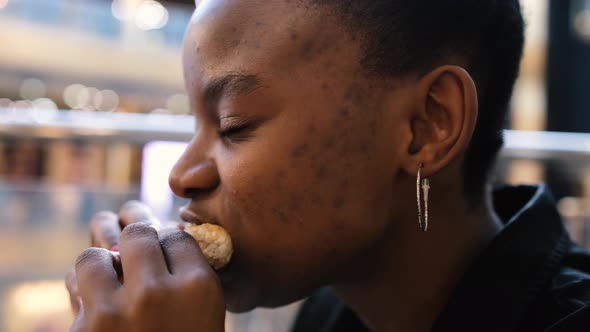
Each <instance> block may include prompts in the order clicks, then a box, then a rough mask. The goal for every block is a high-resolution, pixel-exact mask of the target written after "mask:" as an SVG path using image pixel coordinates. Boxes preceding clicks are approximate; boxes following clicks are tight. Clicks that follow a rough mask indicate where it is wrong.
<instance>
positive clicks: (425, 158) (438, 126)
mask: <svg viewBox="0 0 590 332" xmlns="http://www.w3.org/2000/svg"><path fill="white" fill-rule="evenodd" d="M416 88H417V91H416V92H417V93H416V94H415V96H416V99H415V102H413V104H414V105H415V107H413V109H412V111H411V114H410V118H409V120H410V131H411V134H412V139H411V143H410V145H409V146H408V147H407V152H406V153H407V155H406V158H404V160H405V162H404V166H403V167H404V168H405V170H406V172H408V173H409V174H415V173H416V171H417V170H418V167H419V166H420V165H421V164H423V165H424V168H423V170H422V174H423V175H424V176H425V177H428V176H432V175H434V174H436V173H437V172H438V171H440V170H441V169H443V168H444V167H445V166H447V165H448V164H449V163H451V162H452V161H453V160H455V159H456V158H458V156H459V155H460V154H461V153H462V152H463V151H464V150H465V149H466V148H467V146H468V145H469V142H470V141H471V137H472V135H473V131H474V130H475V125H476V123H477V108H478V105H477V90H476V88H475V83H474V82H473V80H472V79H471V76H470V75H469V73H467V71H466V70H465V69H463V68H461V67H458V66H451V65H448V66H441V67H438V68H436V69H434V70H433V71H431V72H429V73H428V74H426V75H425V76H423V77H422V78H420V80H419V82H418V84H417V85H416Z"/></svg>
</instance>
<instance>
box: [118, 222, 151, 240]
mask: <svg viewBox="0 0 590 332" xmlns="http://www.w3.org/2000/svg"><path fill="white" fill-rule="evenodd" d="M157 234H158V233H157V232H156V229H155V228H154V227H152V226H151V225H150V224H149V223H143V222H142V223H134V224H130V225H128V226H127V227H125V228H124V229H123V231H122V232H121V239H126V238H129V237H135V236H145V235H156V236H157Z"/></svg>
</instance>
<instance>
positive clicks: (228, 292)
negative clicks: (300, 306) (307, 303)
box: [223, 285, 306, 314]
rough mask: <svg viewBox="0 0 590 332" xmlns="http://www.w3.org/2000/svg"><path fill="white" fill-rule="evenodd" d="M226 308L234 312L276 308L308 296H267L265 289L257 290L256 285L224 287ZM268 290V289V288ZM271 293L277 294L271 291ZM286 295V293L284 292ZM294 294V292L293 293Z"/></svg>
mask: <svg viewBox="0 0 590 332" xmlns="http://www.w3.org/2000/svg"><path fill="white" fill-rule="evenodd" d="M223 290H224V297H225V298H224V300H225V309H226V310H227V311H229V312H231V313H234V314H241V313H245V312H248V311H252V310H254V309H256V308H266V309H274V308H279V307H282V306H286V305H289V304H292V303H294V302H297V301H299V300H302V299H304V298H305V297H306V296H282V297H276V296H274V297H273V296H266V295H263V294H265V293H266V292H265V291H263V290H255V288H254V287H244V286H242V287H235V286H226V285H224V287H223ZM266 291H267V292H268V290H266ZM270 293H271V294H275V295H276V294H277V293H276V292H272V291H270ZM283 295H286V294H283ZM291 295H294V294H291Z"/></svg>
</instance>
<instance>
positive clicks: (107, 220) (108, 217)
mask: <svg viewBox="0 0 590 332" xmlns="http://www.w3.org/2000/svg"><path fill="white" fill-rule="evenodd" d="M90 233H91V237H92V246H93V247H98V248H104V249H109V250H112V249H113V247H116V246H117V244H118V243H119V237H120V236H121V226H120V225H119V218H118V217H117V215H116V214H114V213H112V212H99V213H97V214H96V215H94V217H93V218H92V220H91V221H90Z"/></svg>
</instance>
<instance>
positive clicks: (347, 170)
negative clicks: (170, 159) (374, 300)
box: [224, 108, 388, 278]
mask: <svg viewBox="0 0 590 332" xmlns="http://www.w3.org/2000/svg"><path fill="white" fill-rule="evenodd" d="M331 114H332V116H331V117H329V118H324V119H316V120H315V121H309V122H307V123H305V124H302V123H300V124H299V125H298V126H296V127H297V128H296V129H297V130H293V129H294V127H293V126H291V129H292V130H291V132H296V133H294V134H293V136H292V137H285V136H284V135H285V132H286V131H285V130H284V128H285V127H281V126H278V125H277V128H278V129H277V132H276V133H274V136H273V135H271V133H268V135H269V136H273V137H277V139H276V140H269V142H274V144H273V143H269V144H266V145H265V146H261V145H257V146H254V145H255V143H254V142H253V143H252V145H251V146H249V147H248V148H244V150H243V151H242V152H241V154H240V155H241V157H240V158H239V159H240V160H241V163H240V165H239V169H240V170H239V171H234V172H229V173H230V174H231V175H230V176H229V177H227V178H226V183H225V185H224V188H226V192H227V195H228V197H227V200H228V201H229V202H228V204H229V205H231V206H232V207H233V210H234V213H235V214H236V215H235V216H233V217H232V219H233V220H239V225H233V226H232V227H234V228H235V229H236V231H237V232H236V234H237V236H239V242H240V244H239V247H242V248H241V250H243V251H245V255H247V257H246V258H247V260H248V264H254V265H257V267H258V268H259V269H262V270H265V271H266V272H268V273H271V274H273V275H275V277H276V274H277V272H276V271H283V273H286V274H289V277H296V276H297V275H299V274H301V275H303V274H308V273H309V270H313V269H318V268H319V267H322V269H324V270H326V267H327V265H326V262H330V263H329V264H334V265H340V264H343V263H344V262H345V261H346V260H347V259H350V257H352V256H354V255H356V253H357V252H358V251H359V250H361V248H363V247H365V246H368V245H369V242H371V241H373V240H374V239H375V238H376V237H377V236H378V234H379V233H380V232H381V231H382V229H383V228H384V227H385V221H386V219H387V218H386V215H387V208H386V206H387V204H386V203H385V202H386V201H387V199H388V198H387V195H386V192H387V191H386V186H385V183H386V181H383V178H382V176H381V175H380V174H383V171H382V170H380V169H379V167H380V165H382V163H380V162H378V161H377V157H376V155H377V148H376V144H375V141H376V137H375V136H374V131H373V130H372V129H371V128H372V126H374V125H375V124H374V121H373V119H369V118H366V117H360V116H359V117H358V118H354V116H355V114H354V113H353V111H352V110H351V109H349V108H341V109H339V110H338V111H337V112H332V113H331ZM281 128H282V130H280V129H281ZM287 128H288V127H287ZM302 133H304V134H302ZM279 137H281V139H278V138H279ZM285 266H288V267H289V268H286V269H285ZM271 270H272V271H271ZM279 278H280V277H279Z"/></svg>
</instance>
